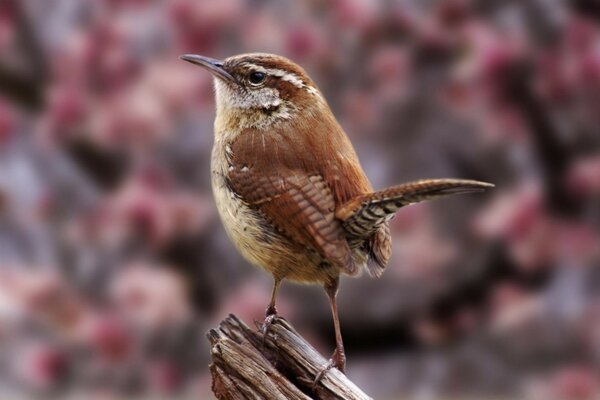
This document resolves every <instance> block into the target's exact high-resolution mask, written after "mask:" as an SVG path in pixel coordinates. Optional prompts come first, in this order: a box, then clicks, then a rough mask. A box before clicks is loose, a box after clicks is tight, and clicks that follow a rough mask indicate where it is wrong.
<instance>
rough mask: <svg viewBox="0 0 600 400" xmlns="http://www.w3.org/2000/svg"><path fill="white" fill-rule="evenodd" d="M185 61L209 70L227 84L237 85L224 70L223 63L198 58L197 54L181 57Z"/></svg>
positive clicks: (202, 57) (207, 58) (206, 58)
mask: <svg viewBox="0 0 600 400" xmlns="http://www.w3.org/2000/svg"><path fill="white" fill-rule="evenodd" d="M179 58H180V59H181V60H183V61H187V62H190V63H192V64H196V65H199V66H201V67H203V68H205V69H207V70H208V72H210V73H211V74H213V75H214V76H215V77H217V78H219V79H222V80H224V81H227V82H232V83H237V81H236V80H235V78H234V77H233V76H232V75H231V74H230V73H229V72H227V71H226V70H225V69H224V68H223V61H221V60H215V59H214V58H209V57H204V56H198V55H196V54H184V55H182V56H179Z"/></svg>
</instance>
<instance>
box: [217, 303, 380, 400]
mask: <svg viewBox="0 0 600 400" xmlns="http://www.w3.org/2000/svg"><path fill="white" fill-rule="evenodd" d="M208 339H209V341H210V343H211V356H212V364H211V365H210V371H211V374H212V378H213V384H212V389H213V392H214V394H215V396H217V398H219V399H248V398H261V399H291V400H294V399H302V400H307V399H311V398H317V399H347V400H359V399H370V397H369V396H367V395H366V394H365V393H363V392H362V391H361V390H360V389H359V388H358V387H357V386H356V385H355V384H354V383H352V382H351V381H350V380H349V379H348V378H346V376H345V375H344V374H342V373H341V372H339V371H338V370H337V369H335V368H332V369H331V370H330V371H328V372H327V373H326V374H325V375H324V376H323V378H322V379H321V381H320V382H319V384H318V385H316V386H315V387H314V388H313V380H314V378H315V376H316V375H317V373H318V372H319V370H320V369H321V368H323V366H324V365H325V364H326V363H327V361H326V360H325V359H324V358H323V357H322V356H321V355H320V354H319V353H318V352H317V351H316V350H315V349H314V348H313V347H312V346H310V344H308V343H307V342H306V341H305V340H304V339H303V338H302V337H300V335H299V334H298V333H297V332H296V331H295V330H294V328H292V327H291V325H289V324H288V323H287V322H286V321H285V320H283V319H280V318H278V319H276V320H275V322H274V323H273V325H271V326H270V328H269V333H268V334H267V335H266V336H264V337H263V335H262V334H260V333H258V332H256V331H254V330H251V329H250V328H248V326H246V325H245V324H244V323H243V322H242V321H240V320H239V319H238V318H237V317H236V316H235V315H230V316H229V317H227V318H225V319H224V320H223V321H222V322H221V324H220V325H219V328H217V329H211V330H210V331H209V332H208Z"/></svg>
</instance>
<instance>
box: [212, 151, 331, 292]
mask: <svg viewBox="0 0 600 400" xmlns="http://www.w3.org/2000/svg"><path fill="white" fill-rule="evenodd" d="M211 164H212V165H211V169H212V188H213V195H214V198H215V203H216V206H217V210H218V212H219V216H220V217H221V221H222V222H223V226H224V227H225V231H226V232H227V235H228V236H229V238H230V239H231V241H232V242H233V244H234V245H235V247H236V248H237V250H238V251H239V252H240V253H241V254H242V256H243V257H244V258H245V259H246V260H248V261H249V262H250V263H252V264H254V265H256V266H259V267H262V268H264V269H265V270H267V271H268V272H270V273H271V274H272V275H274V276H275V277H277V278H281V279H289V280H292V281H296V282H305V283H311V282H313V283H314V282H325V281H327V280H329V279H331V278H332V277H335V276H337V275H338V274H339V271H338V270H337V269H335V268H333V267H331V266H330V265H328V264H327V263H324V260H323V259H322V257H321V256H320V255H319V254H318V253H316V252H315V251H314V250H311V249H307V248H302V247H299V246H298V245H297V244H296V243H291V242H290V241H289V240H288V239H287V238H286V237H284V236H282V235H281V234H280V233H278V232H277V231H276V230H275V229H274V228H273V227H272V226H271V224H270V223H269V221H267V220H266V219H265V218H264V217H263V216H262V215H260V213H258V212H257V211H255V210H253V209H251V208H250V207H248V205H247V204H246V203H245V202H244V201H243V200H242V199H240V198H239V197H237V196H236V195H235V194H234V193H233V192H232V191H231V190H230V189H229V187H228V186H227V184H226V181H225V173H226V171H227V168H229V165H227V157H225V148H224V147H222V146H219V145H218V142H217V143H215V148H213V155H212V163H211Z"/></svg>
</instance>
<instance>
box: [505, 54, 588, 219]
mask: <svg viewBox="0 0 600 400" xmlns="http://www.w3.org/2000/svg"><path fill="white" fill-rule="evenodd" d="M532 74H533V70H532V66H531V64H530V63H528V62H526V61H521V62H519V61H517V62H514V63H512V64H509V65H507V66H506V69H505V70H504V71H503V75H504V91H505V95H506V96H507V98H509V99H510V100H511V101H512V102H513V104H514V105H516V106H517V107H518V108H519V109H520V111H521V113H522V114H523V116H524V118H525V120H526V122H527V124H528V125H529V128H530V131H531V135H532V139H533V143H534V145H535V149H536V151H537V155H538V158H539V162H540V165H541V169H542V172H543V174H544V176H543V179H544V188H545V195H546V199H547V203H548V204H549V206H550V208H551V209H552V210H553V211H556V212H559V213H562V214H566V215H572V214H573V213H576V212H577V211H578V206H579V205H578V204H577V203H576V202H575V200H574V199H573V198H572V197H571V196H570V194H569V193H568V192H567V191H566V190H565V188H564V178H565V173H566V172H567V169H568V167H569V166H570V165H571V162H572V157H573V155H572V154H571V152H570V149H568V148H567V147H566V146H565V144H564V143H562V141H561V139H560V134H559V132H558V130H557V128H556V126H555V124H553V123H552V121H551V119H550V116H549V115H548V113H547V110H546V108H545V105H544V104H543V102H542V100H541V99H540V98H539V97H538V96H537V95H536V93H535V92H534V90H533V88H532V85H531V82H532Z"/></svg>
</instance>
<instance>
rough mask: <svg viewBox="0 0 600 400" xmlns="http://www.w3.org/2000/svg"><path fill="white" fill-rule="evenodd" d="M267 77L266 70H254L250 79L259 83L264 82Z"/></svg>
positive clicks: (252, 82) (254, 83)
mask: <svg viewBox="0 0 600 400" xmlns="http://www.w3.org/2000/svg"><path fill="white" fill-rule="evenodd" d="M266 77H267V75H266V74H265V73H264V72H260V71H254V72H251V73H250V76H249V77H248V80H249V81H250V83H251V84H253V85H258V84H260V83H262V82H263V81H264V80H265V78H266Z"/></svg>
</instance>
